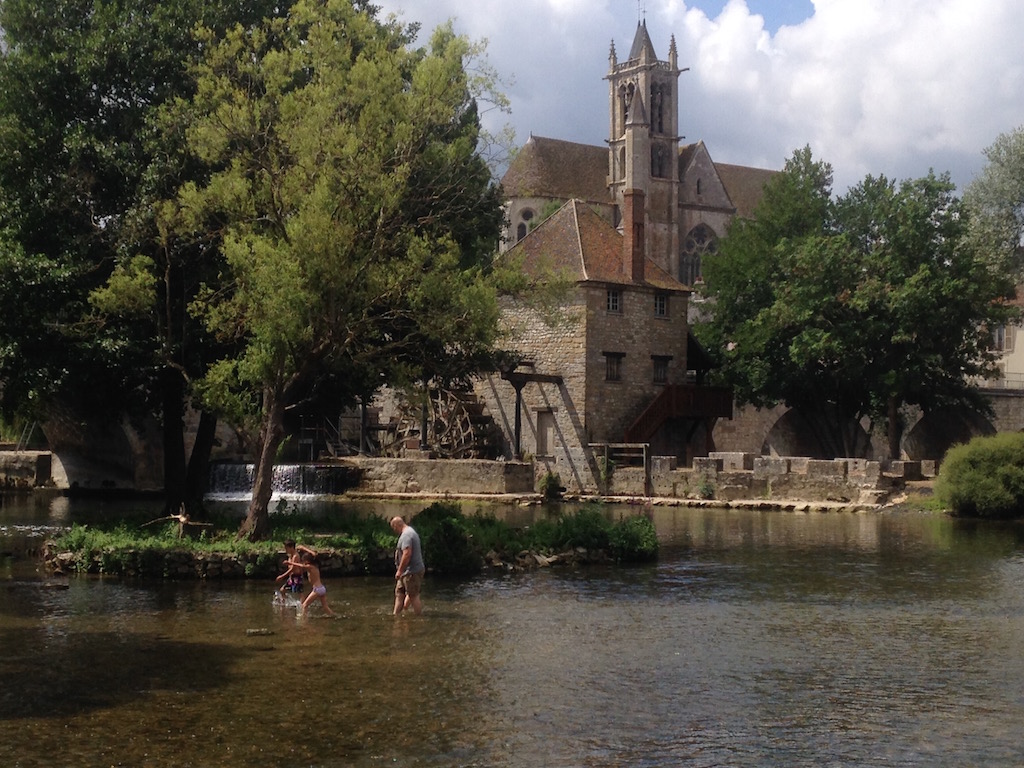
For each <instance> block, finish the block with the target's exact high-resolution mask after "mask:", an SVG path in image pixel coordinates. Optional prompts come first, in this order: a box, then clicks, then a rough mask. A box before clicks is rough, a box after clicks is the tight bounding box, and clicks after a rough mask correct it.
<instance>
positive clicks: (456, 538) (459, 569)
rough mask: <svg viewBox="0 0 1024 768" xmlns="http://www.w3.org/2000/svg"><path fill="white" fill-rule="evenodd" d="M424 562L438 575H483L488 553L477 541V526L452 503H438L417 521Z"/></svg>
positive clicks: (425, 511) (420, 515) (424, 512)
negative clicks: (485, 552)
mask: <svg viewBox="0 0 1024 768" xmlns="http://www.w3.org/2000/svg"><path fill="white" fill-rule="evenodd" d="M415 528H416V532H417V533H418V534H419V535H420V543H421V545H422V547H423V553H424V555H423V556H424V559H426V558H427V557H429V558H430V569H431V571H432V572H434V573H440V574H446V575H452V576H465V575H470V574H474V573H479V572H480V570H481V568H482V565H483V556H484V552H483V551H481V548H480V545H479V544H478V543H477V542H476V541H475V539H474V537H473V529H474V528H475V526H474V525H472V523H471V522H470V520H469V519H468V518H467V517H466V516H465V515H464V514H463V513H462V507H460V506H459V505H458V504H455V503H451V502H442V501H439V502H435V503H434V504H431V505H430V506H429V507H427V508H426V509H424V510H423V511H422V512H420V513H419V514H418V515H416V518H415Z"/></svg>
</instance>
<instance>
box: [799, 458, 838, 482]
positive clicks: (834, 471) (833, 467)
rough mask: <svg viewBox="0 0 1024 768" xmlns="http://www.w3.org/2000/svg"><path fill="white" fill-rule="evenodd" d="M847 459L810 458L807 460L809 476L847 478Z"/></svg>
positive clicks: (834, 478)
mask: <svg viewBox="0 0 1024 768" xmlns="http://www.w3.org/2000/svg"><path fill="white" fill-rule="evenodd" d="M846 469H847V467H846V460H845V459H832V460H826V459H809V460H808V461H807V477H809V478H815V479H822V478H827V479H830V480H841V479H845V478H846Z"/></svg>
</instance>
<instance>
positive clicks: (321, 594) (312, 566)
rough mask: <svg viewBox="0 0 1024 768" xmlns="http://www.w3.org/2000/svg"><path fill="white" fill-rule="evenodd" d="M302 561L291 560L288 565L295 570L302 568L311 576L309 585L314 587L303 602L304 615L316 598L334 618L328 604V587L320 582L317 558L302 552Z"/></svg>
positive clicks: (325, 611)
mask: <svg viewBox="0 0 1024 768" xmlns="http://www.w3.org/2000/svg"><path fill="white" fill-rule="evenodd" d="M300 558H301V559H300V560H289V561H288V565H290V566H292V567H294V568H301V569H302V570H304V571H305V572H306V575H307V576H309V583H310V584H311V585H312V586H313V588H312V589H311V590H310V592H309V594H308V595H306V599H305V600H303V601H302V615H303V616H305V615H306V610H307V609H308V608H309V604H310V603H312V602H313V600H314V599H315V598H319V599H320V605H322V606H323V607H324V613H326V614H327V615H328V616H333V615H334V611H332V610H331V607H330V606H329V605H328V604H327V587H325V586H324V584H323V582H322V581H320V569H319V568H318V567H317V564H316V556H315V555H314V554H312V553H310V552H302V553H301V554H300Z"/></svg>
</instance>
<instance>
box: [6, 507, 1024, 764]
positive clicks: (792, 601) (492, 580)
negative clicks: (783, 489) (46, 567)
mask: <svg viewBox="0 0 1024 768" xmlns="http://www.w3.org/2000/svg"><path fill="white" fill-rule="evenodd" d="M76 503H77V502H74V501H68V500H66V499H55V500H54V501H53V502H51V503H48V505H47V504H44V505H40V504H39V503H34V504H28V503H24V502H17V501H15V502H12V501H10V500H7V503H6V504H5V505H4V507H3V508H2V511H0V552H7V553H8V554H7V555H6V556H3V555H0V733H2V737H0V764H2V765H5V766H100V765H103V766H108V765H125V766H142V765H145V766H242V765H247V766H248V765H253V766H285V765H289V766H438V767H441V766H444V767H445V768H450V767H451V766H524V767H525V766H529V767H531V768H533V767H535V766H545V767H547V766H581V767H586V768H599V767H604V766H787V767H788V766H881V765H885V766H957V767H958V768H960V767H962V766H1007V767H1009V766H1020V765H1024V740H1022V737H1021V724H1022V723H1024V528H1022V526H1021V525H1019V524H994V523H966V522H962V521H955V520H951V519H949V518H947V517H944V516H938V515H931V514H924V513H915V512H908V511H890V512H879V513H874V512H872V513H838V514H837V513H797V512H779V511H755V510H726V509H688V508H684V507H654V508H653V509H651V510H650V514H652V516H653V519H654V522H655V526H656V528H657V530H658V535H659V539H660V541H661V545H662V551H661V555H660V557H659V559H658V562H657V563H655V564H652V565H645V566H642V567H603V566H588V567H585V568H581V569H579V570H567V569H566V570H559V569H554V568H551V569H543V570H538V571H535V572H530V573H516V574H506V575H485V576H481V577H478V578H474V579H470V580H462V581H447V580H441V579H437V578H430V577H428V579H427V582H426V586H425V589H424V606H425V608H424V613H423V615H422V616H420V617H412V616H409V617H402V618H398V619H396V618H394V617H392V616H391V615H390V614H389V611H390V607H391V587H392V582H391V581H390V580H389V579H381V578H376V577H356V578H345V579H341V578H338V579H332V580H328V582H327V586H328V590H329V591H328V598H329V599H330V601H331V603H332V606H333V607H334V609H335V611H336V612H337V613H338V618H336V619H327V618H321V617H319V616H318V615H317V614H316V613H315V612H314V613H313V615H311V616H310V617H308V618H305V619H302V618H299V617H298V616H297V613H296V611H295V610H294V609H293V608H290V607H283V608H282V607H280V606H275V605H274V604H273V603H272V594H273V584H272V583H271V582H255V581H238V582H210V583H195V582H188V583H152V582H128V581H120V580H116V579H104V578H78V577H75V578H71V579H69V580H66V581H56V580H54V579H52V578H49V577H47V576H46V575H45V574H41V573H39V572H37V571H36V570H35V566H34V563H32V562H31V561H30V560H26V559H25V558H24V557H20V556H18V555H17V551H20V550H21V549H22V548H25V544H24V542H25V541H26V540H28V541H29V542H31V541H32V540H34V538H35V537H38V536H42V535H45V534H46V531H47V530H48V528H49V527H51V526H52V527H59V526H61V525H64V524H67V522H68V521H69V520H71V519H76V514H78V513H77V511H76V507H75V504H76ZM623 511H626V512H629V511H632V510H611V511H610V512H609V514H620V513H622V512H623ZM88 514H96V513H95V512H89V513H88ZM102 514H117V505H116V504H109V505H107V507H106V508H105V510H104V511H103V512H102ZM510 514H511V512H510ZM514 514H515V515H519V516H521V515H523V514H526V513H524V512H523V511H522V510H521V509H520V510H516V511H515V512H514ZM4 542H6V545H5V544H4ZM12 542H13V543H12ZM27 548H28V549H31V544H29V545H28V547H27ZM12 553H14V554H12ZM426 555H427V559H428V562H429V552H427V553H426Z"/></svg>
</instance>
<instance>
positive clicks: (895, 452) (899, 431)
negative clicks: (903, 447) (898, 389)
mask: <svg viewBox="0 0 1024 768" xmlns="http://www.w3.org/2000/svg"><path fill="white" fill-rule="evenodd" d="M886 433H887V436H888V438H889V458H890V459H891V460H892V461H899V460H900V457H901V456H902V453H901V452H900V441H901V439H902V437H903V427H902V425H901V424H900V409H899V404H898V403H897V402H896V398H894V397H890V398H889V403H888V420H887V422H886Z"/></svg>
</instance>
